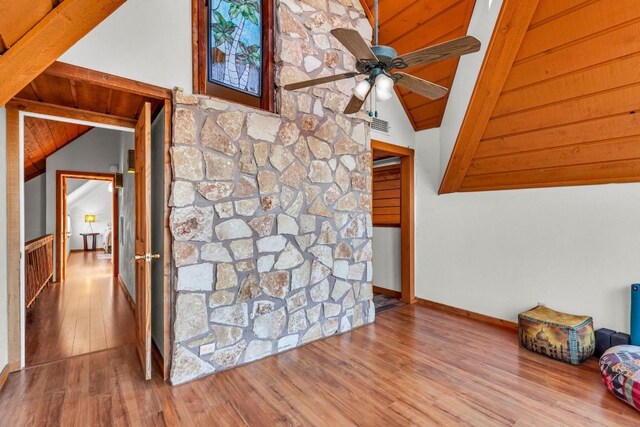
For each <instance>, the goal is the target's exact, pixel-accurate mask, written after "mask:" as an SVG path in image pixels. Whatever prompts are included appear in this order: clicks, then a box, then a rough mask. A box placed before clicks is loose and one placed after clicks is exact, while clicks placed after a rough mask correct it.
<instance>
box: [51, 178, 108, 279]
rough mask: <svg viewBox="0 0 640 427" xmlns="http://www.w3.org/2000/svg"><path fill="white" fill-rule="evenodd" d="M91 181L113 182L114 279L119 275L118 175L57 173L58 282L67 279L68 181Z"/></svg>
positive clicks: (56, 248)
mask: <svg viewBox="0 0 640 427" xmlns="http://www.w3.org/2000/svg"><path fill="white" fill-rule="evenodd" d="M69 178H71V179H90V180H93V181H108V182H111V185H112V188H113V192H112V201H111V217H112V220H111V222H112V224H113V225H112V227H111V229H112V245H111V246H112V248H113V249H112V253H113V260H112V261H113V277H116V278H117V277H118V273H119V265H118V262H119V255H120V246H119V242H120V229H119V228H120V225H119V221H118V213H119V206H118V188H116V175H115V174H114V173H100V172H79V171H62V170H58V171H56V236H58V238H57V239H54V243H55V251H56V254H57V256H56V266H55V268H56V270H55V271H56V278H58V281H61V280H65V278H66V277H67V259H66V258H67V257H66V253H67V239H66V236H65V234H66V232H65V231H66V224H65V223H64V222H63V221H66V217H67V209H68V206H67V193H66V191H63V190H66V188H67V187H66V182H67V179H69Z"/></svg>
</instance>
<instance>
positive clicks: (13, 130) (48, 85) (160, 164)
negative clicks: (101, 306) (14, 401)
mask: <svg viewBox="0 0 640 427" xmlns="http://www.w3.org/2000/svg"><path fill="white" fill-rule="evenodd" d="M171 98H172V93H171V91H169V90H167V89H163V88H159V87H156V86H151V85H147V84H144V83H141V82H136V81H132V80H129V79H125V78H121V77H118V76H113V75H108V74H105V73H101V72H98V71H94V70H88V69H84V68H80V67H76V66H71V65H68V64H62V63H54V64H53V65H52V66H51V67H49V68H48V69H47V70H45V72H44V73H43V74H41V75H40V76H38V77H37V78H36V79H35V80H34V82H32V84H31V85H29V86H27V87H25V88H24V89H23V90H22V91H21V92H20V93H19V94H18V95H17V97H16V98H14V99H12V100H11V101H10V102H9V103H8V104H7V106H6V114H7V160H8V162H7V163H8V164H7V195H6V197H7V208H8V216H7V223H8V227H9V229H10V230H12V232H11V233H9V236H8V242H7V247H8V251H9V255H8V260H7V261H8V270H9V274H8V279H9V280H8V291H9V313H8V315H9V319H8V320H9V329H10V331H9V340H8V341H9V369H10V370H11V371H16V370H20V369H22V368H24V367H25V365H26V363H25V353H26V352H25V349H26V348H25V324H26V313H25V312H26V304H25V265H24V257H23V254H24V221H25V220H24V206H23V201H24V197H25V195H24V188H25V184H24V176H25V172H26V170H25V165H24V159H25V152H24V136H25V120H26V119H27V118H34V117H35V118H41V119H47V120H53V121H66V122H72V123H77V124H80V125H83V126H91V127H101V128H111V129H119V130H125V131H128V132H130V133H132V134H135V138H134V139H135V148H134V147H133V146H132V147H131V148H132V152H133V154H134V155H133V161H132V162H131V163H133V164H129V165H128V168H127V169H128V171H131V172H132V175H131V177H132V179H133V180H134V181H135V188H136V190H139V194H143V195H144V196H143V197H142V198H140V197H138V198H136V200H135V212H136V218H138V220H137V221H135V224H136V227H134V229H135V236H134V237H135V241H136V244H135V249H136V252H135V253H131V254H130V255H131V256H130V259H129V260H128V262H130V264H131V267H132V269H133V270H135V273H134V283H133V284H132V285H133V286H132V288H133V289H135V292H134V293H133V294H134V296H133V298H132V301H133V306H134V318H135V321H134V322H133V325H135V326H131V327H129V330H131V331H133V334H134V342H135V347H136V348H137V350H138V353H139V355H140V360H141V362H142V363H141V365H142V372H143V375H144V377H145V378H146V379H149V378H150V377H151V373H152V366H151V360H152V354H153V356H154V357H153V358H154V359H155V360H156V361H157V362H158V363H157V365H158V368H159V369H158V370H159V372H160V373H161V375H162V376H164V377H165V379H166V378H167V377H168V372H169V360H170V358H169V344H170V340H169V338H168V336H169V334H170V324H171V319H170V309H169V308H170V289H171V278H172V270H171V253H170V247H171V244H170V243H171V242H170V232H169V229H168V215H169V207H168V205H169V203H168V196H169V186H170V177H171V171H170V163H169V145H170V141H171V131H170V129H171V111H172V105H171ZM154 119H155V121H154V122H153V123H152V120H154ZM156 123H158V126H157V128H156V130H155V131H154V132H153V133H154V135H155V137H156V140H155V141H156V143H155V144H153V146H152V144H151V138H152V127H153V125H155V124H156ZM132 139H133V138H132ZM132 145H133V141H132ZM152 148H153V149H154V150H155V151H156V153H155V154H154V155H153V156H152V153H151V150H152ZM152 160H154V161H156V168H155V170H156V171H159V172H161V173H160V175H155V176H154V178H158V179H156V180H155V182H159V183H161V185H160V186H159V188H160V190H161V191H160V192H157V193H156V194H155V195H154V196H153V197H152V195H151V182H150V181H151V178H152V173H151V166H152V165H151V161H152ZM76 166H80V169H81V166H82V165H81V164H78V165H74V167H76ZM36 169H37V168H36ZM62 172H63V173H61V174H58V175H59V176H60V179H59V183H60V186H64V182H65V177H64V173H66V172H67V171H62ZM111 177H113V174H111ZM66 178H67V179H69V177H68V176H67V177H66ZM71 179H73V178H71ZM136 193H138V191H136ZM58 194H60V196H59V197H57V199H58V200H56V204H58V205H59V206H60V208H61V210H63V209H62V207H63V204H62V200H61V199H62V198H63V196H62V194H63V192H62V191H60V192H58ZM141 199H142V200H141ZM150 200H151V201H152V202H153V203H149V201H150ZM115 203H118V202H117V201H116V202H115ZM115 203H114V206H115ZM152 211H153V212H154V213H155V215H153V216H152V215H151V212H152ZM87 215H89V216H91V213H88V214H87ZM139 218H143V219H142V220H140V219H139ZM66 219H67V215H66V213H64V215H63V214H60V215H57V216H56V223H57V224H56V227H55V228H56V232H55V233H53V229H52V230H51V234H55V235H54V236H53V240H54V241H55V242H56V243H55V245H54V246H55V250H54V251H53V252H54V255H55V257H56V262H55V265H56V270H58V274H56V275H55V277H54V279H55V280H56V281H58V282H61V283H65V284H66V283H67V282H68V281H70V280H71V277H70V276H68V274H69V273H70V272H71V270H72V269H73V268H75V266H74V264H73V263H72V261H73V258H69V262H68V263H66V262H65V255H66V254H65V253H63V252H62V251H65V252H66V250H67V248H68V245H67V243H66V233H67V231H66V226H67V223H66ZM88 220H89V221H88V222H87V223H89V222H90V221H91V220H92V218H88ZM120 223H121V218H120V217H119V216H118V217H117V220H115V219H113V220H112V224H111V226H112V233H113V235H114V236H113V237H115V233H116V232H117V231H116V230H118V229H119V228H121V227H120ZM153 223H156V224H158V223H159V224H161V225H164V229H162V228H160V232H159V233H157V234H154V236H153V237H154V238H153V239H152V238H151V237H152V235H151V227H152V225H153ZM118 231H119V230H118ZM61 233H64V235H62V234H61ZM85 234H90V233H85ZM87 237H88V239H91V241H90V242H89V245H90V246H91V245H92V243H93V242H92V236H91V235H89V236H87ZM114 243H115V242H112V246H111V248H112V249H111V250H112V251H113V249H114V246H113V244H114ZM93 255H94V254H91V258H92V259H91V261H92V262H93V261H96V260H95V259H94V258H97V257H93ZM96 255H97V254H96ZM119 255H120V253H119V248H115V252H112V257H119ZM120 261H121V262H122V261H124V260H122V259H121V260H120ZM120 264H121V263H119V265H120ZM152 264H155V265H156V266H157V268H154V269H153V270H155V271H160V274H154V277H159V280H156V281H154V282H153V283H152V280H151V277H152ZM117 272H118V271H117V269H110V271H109V272H108V276H109V281H110V282H109V283H110V285H113V284H114V283H115V284H117V283H118V281H117V280H116V281H114V274H115V273H117ZM152 285H153V286H154V292H155V294H156V297H154V298H155V299H154V301H157V303H158V304H157V307H152V304H151V298H152V295H151V294H152V289H151V287H152ZM111 289H118V287H117V286H116V287H114V286H112V287H111ZM152 315H153V316H154V319H155V320H154V322H155V327H154V330H155V329H157V330H158V331H159V332H158V334H159V336H158V337H156V336H154V337H153V341H152V332H151V329H152ZM131 345H134V344H131ZM163 355H166V356H167V357H163Z"/></svg>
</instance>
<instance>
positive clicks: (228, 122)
mask: <svg viewBox="0 0 640 427" xmlns="http://www.w3.org/2000/svg"><path fill="white" fill-rule="evenodd" d="M274 6H275V9H276V16H277V23H278V27H277V28H276V34H275V38H276V43H277V45H276V62H277V63H276V70H277V74H276V81H277V85H278V87H280V86H282V85H284V84H287V83H289V82H294V81H299V80H304V79H307V78H315V77H320V76H325V75H331V74H334V73H341V72H345V71H350V70H354V69H355V68H354V67H355V59H354V58H353V56H351V55H350V54H349V53H347V52H346V51H344V50H343V48H342V46H341V45H340V44H339V43H338V42H337V41H336V40H335V39H333V38H332V37H331V35H330V34H329V31H330V30H331V29H332V28H338V27H342V28H344V27H346V28H357V29H359V30H360V31H361V33H362V34H363V36H364V37H365V38H366V39H370V38H371V26H370V25H369V22H368V21H367V20H366V17H365V15H364V13H363V11H362V9H361V6H360V4H359V0H339V1H334V0H328V1H327V0H302V1H301V0H281V1H277V0H276V1H275V5H274ZM354 84H355V83H354V81H353V80H346V81H342V82H338V83H331V84H326V85H323V86H321V87H316V88H311V89H308V90H302V91H296V92H289V91H284V90H279V91H278V99H279V103H278V106H279V113H278V114H271V113H268V112H264V111H260V110H255V109H250V108H245V107H243V106H240V105H237V104H232V103H227V102H224V101H221V100H219V99H213V98H208V97H203V96H193V95H185V94H183V93H182V92H181V91H177V92H176V94H175V109H174V118H173V119H174V134H173V147H172V150H171V155H172V166H173V187H172V194H171V205H172V207H173V210H172V213H171V220H170V222H171V231H172V234H173V240H174V241H173V254H174V261H175V266H176V267H177V280H176V286H175V291H176V293H175V298H174V301H175V313H174V325H173V327H174V328H173V333H174V337H173V360H172V370H171V381H172V383H173V384H180V383H183V382H185V381H189V380H192V379H194V378H198V377H201V376H203V375H207V374H210V373H212V372H215V371H220V370H224V369H227V368H231V367H234V366H237V365H240V364H243V363H248V362H252V361H254V360H258V359H260V358H263V357H266V356H269V355H272V354H276V353H279V352H282V351H285V350H289V349H292V348H294V347H297V346H300V345H303V344H306V343H309V342H311V341H314V340H317V339H320V338H323V337H329V336H331V335H334V334H339V333H343V332H346V331H349V330H350V329H352V328H354V327H357V326H361V325H363V324H365V323H370V322H373V320H374V316H375V310H374V307H373V302H372V285H371V278H372V271H371V258H372V244H371V233H372V225H371V215H370V210H371V179H370V177H371V151H370V141H369V124H368V121H367V116H366V114H364V113H362V112H361V113H360V114H358V115H355V116H353V115H352V116H345V115H343V114H342V113H341V112H342V110H343V109H344V107H345V106H346V104H347V102H348V100H349V97H350V95H351V89H352V88H353V86H354Z"/></svg>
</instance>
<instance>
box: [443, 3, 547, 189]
mask: <svg viewBox="0 0 640 427" xmlns="http://www.w3.org/2000/svg"><path fill="white" fill-rule="evenodd" d="M537 6H538V0H505V1H504V3H503V4H502V8H501V10H500V14H499V15H498V19H497V21H496V26H495V28H494V30H493V35H492V36H491V41H490V42H489V47H488V48H487V53H486V55H485V57H484V61H483V63H482V68H481V69H480V73H479V74H478V80H477V81H476V86H475V88H474V89H473V94H472V95H471V100H470V101H469V106H468V107H467V111H466V113H465V116H464V120H463V121H462V126H461V127H460V132H459V133H458V137H457V139H456V143H455V145H454V147H453V153H451V158H450V159H449V164H448V165H447V169H446V171H445V174H444V178H443V179H442V183H441V184H440V190H439V194H446V193H454V192H456V191H458V190H459V189H460V187H461V186H462V181H463V180H464V178H465V176H466V175H467V171H468V170H469V166H470V165H471V161H472V159H473V156H474V154H475V152H476V149H477V148H478V144H479V143H480V139H481V138H482V135H483V134H484V131H485V129H486V128H487V123H489V119H490V118H491V114H492V113H493V110H494V108H495V106H496V102H498V98H499V96H500V93H501V92H502V88H503V87H504V84H505V82H506V81H507V77H508V76H509V72H510V71H511V67H512V65H513V61H514V60H515V58H516V55H517V54H518V50H519V49H520V45H521V44H522V40H523V39H524V36H525V34H526V33H527V28H528V27H529V23H530V22H531V18H533V14H534V12H535V10H536V8H537Z"/></svg>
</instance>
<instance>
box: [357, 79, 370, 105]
mask: <svg viewBox="0 0 640 427" xmlns="http://www.w3.org/2000/svg"><path fill="white" fill-rule="evenodd" d="M370 90H371V83H369V81H368V80H363V81H361V82H360V83H358V84H357V85H356V87H354V88H353V94H354V95H355V97H356V98H358V99H359V100H360V101H364V99H365V98H366V97H367V95H368V94H369V91H370Z"/></svg>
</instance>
